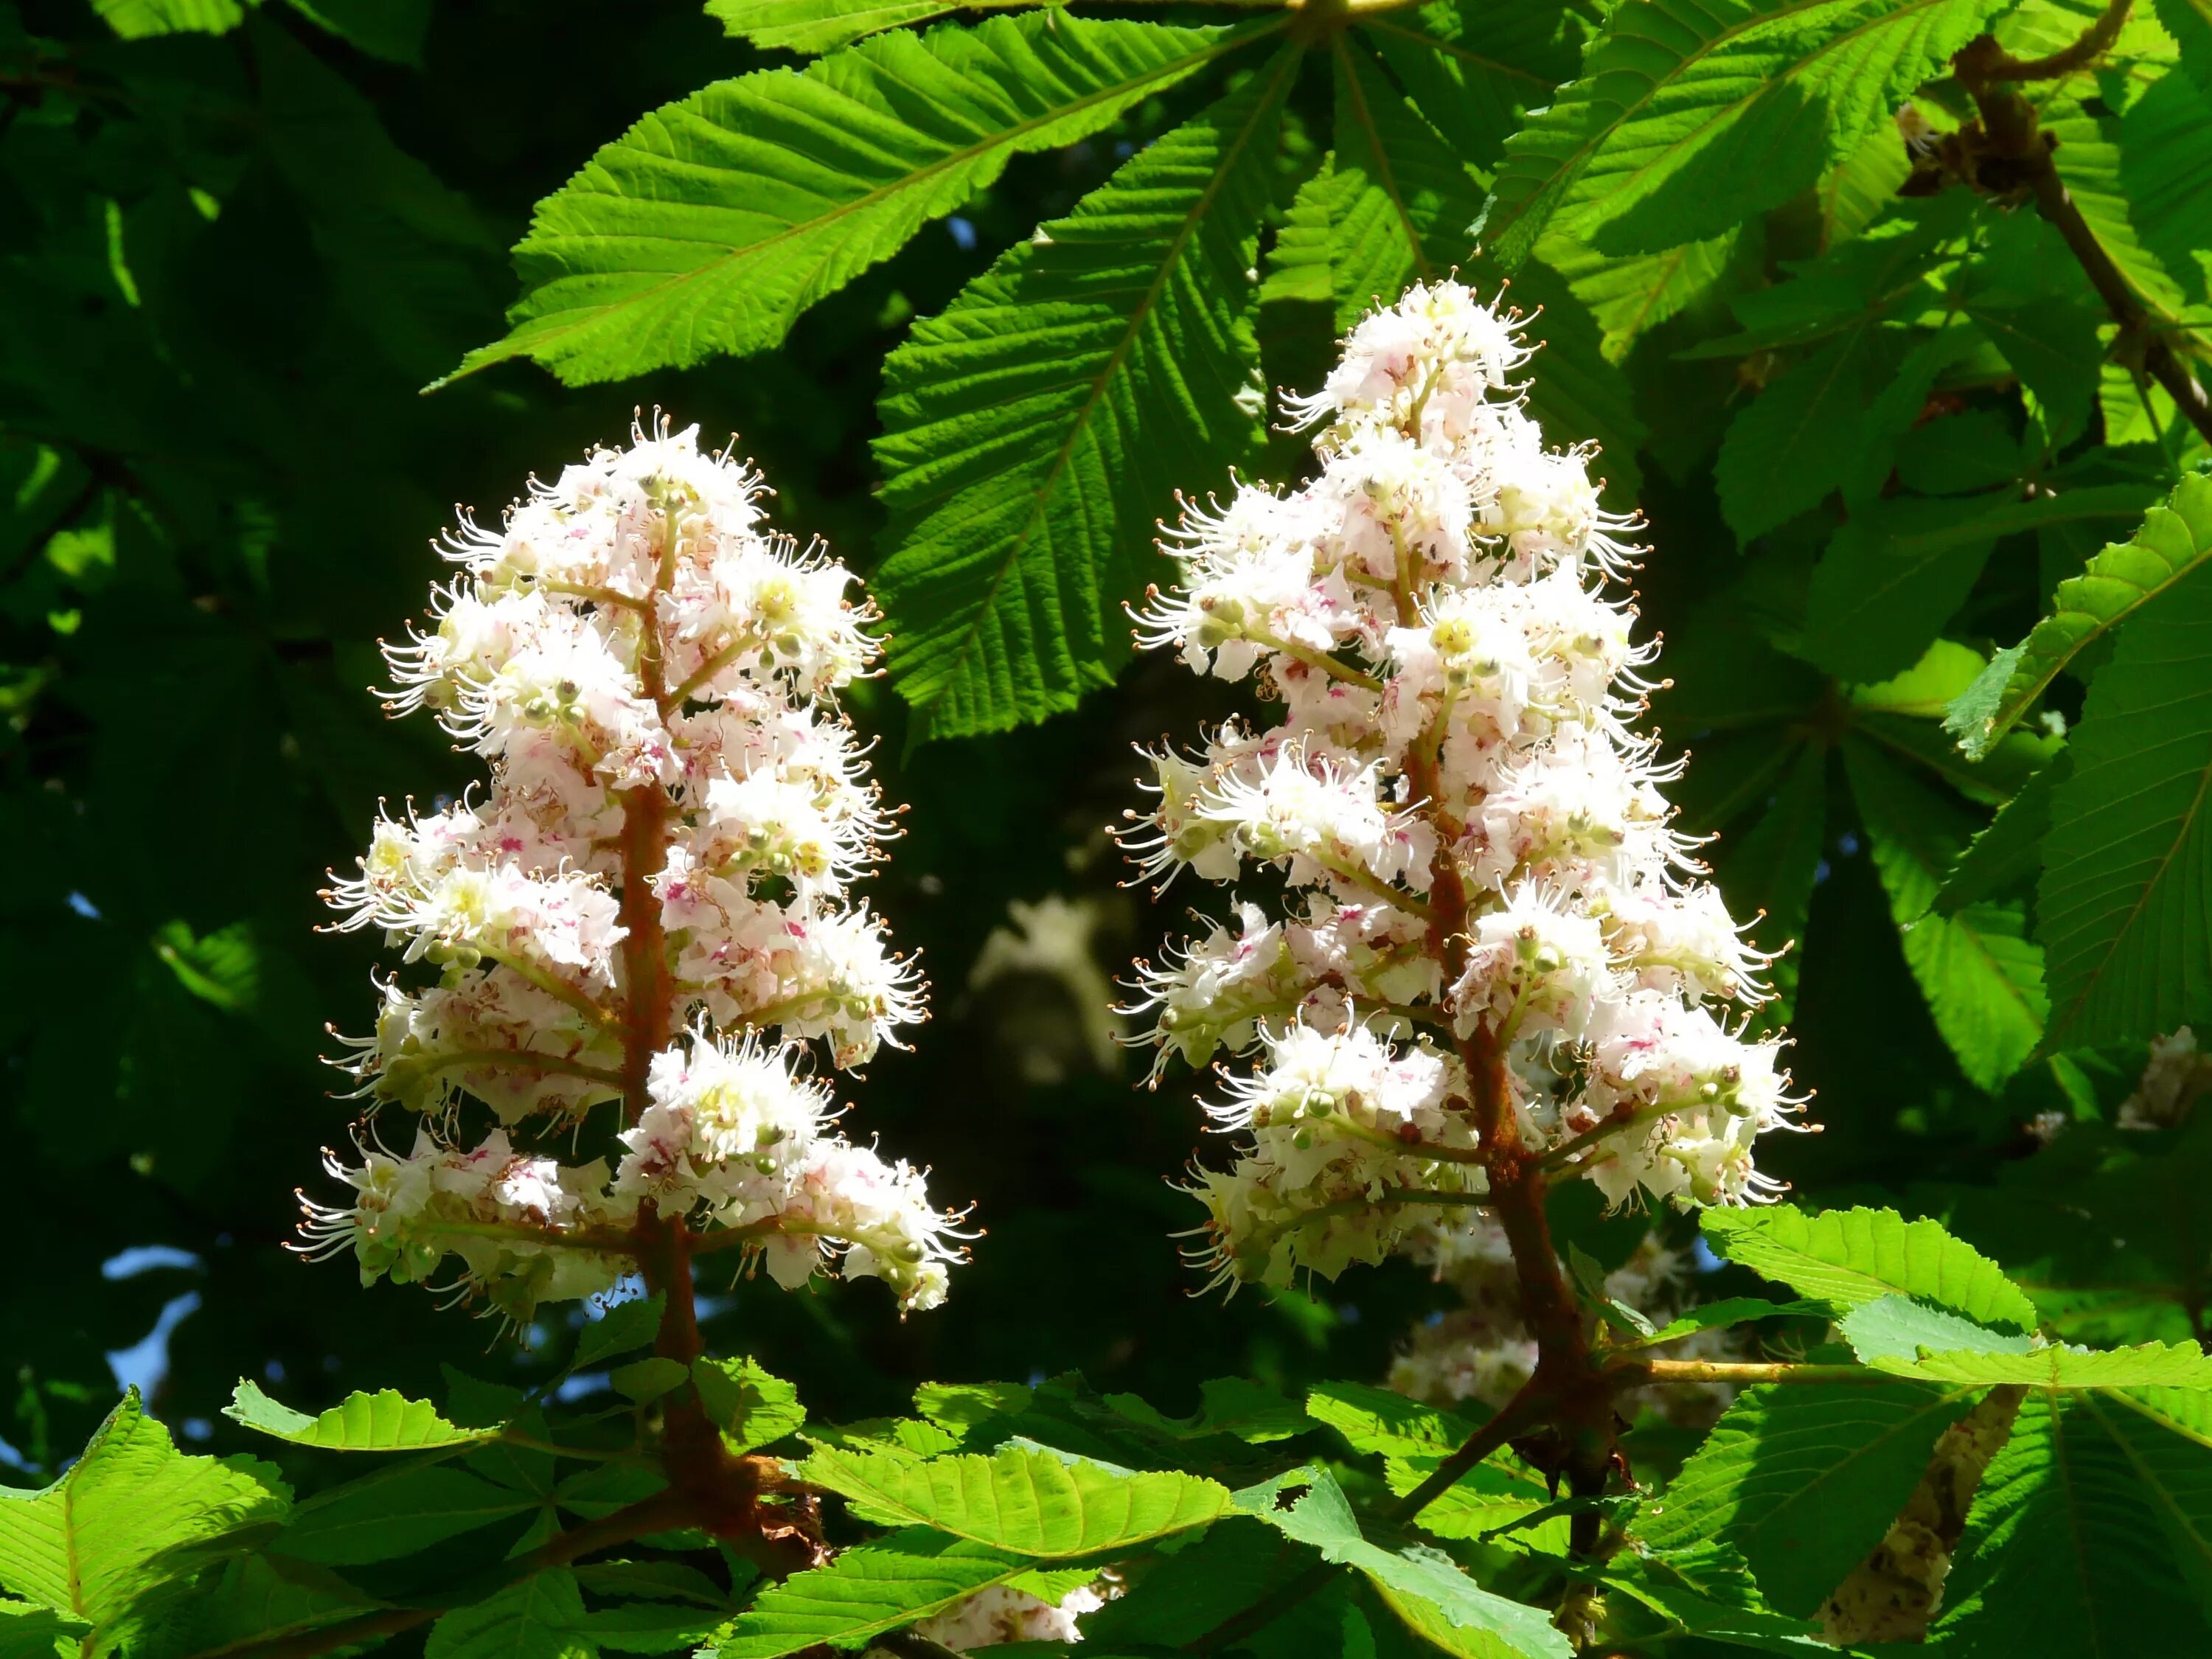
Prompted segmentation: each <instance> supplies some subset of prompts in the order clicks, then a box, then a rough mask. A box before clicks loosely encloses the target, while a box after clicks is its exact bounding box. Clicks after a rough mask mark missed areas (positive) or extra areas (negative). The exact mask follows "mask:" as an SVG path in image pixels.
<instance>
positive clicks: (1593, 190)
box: [1484, 0, 2001, 264]
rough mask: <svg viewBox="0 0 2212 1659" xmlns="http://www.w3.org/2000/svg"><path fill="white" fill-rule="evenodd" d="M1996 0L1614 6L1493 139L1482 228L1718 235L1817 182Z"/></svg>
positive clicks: (1595, 235)
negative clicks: (1544, 100)
mask: <svg viewBox="0 0 2212 1659" xmlns="http://www.w3.org/2000/svg"><path fill="white" fill-rule="evenodd" d="M2000 4H2001V0H1779V3H1777V0H1718V3H1706V4H1696V3H1692V0H1627V3H1624V4H1622V5H1620V6H1619V7H1617V8H1616V9H1614V10H1613V14H1612V16H1611V19H1610V27H1609V29H1608V30H1607V33H1606V34H1605V35H1604V36H1602V37H1601V39H1600V40H1598V41H1597V43H1596V44H1595V46H1592V47H1591V49H1590V51H1589V56H1588V57H1587V58H1586V59H1585V60H1584V62H1583V74H1582V78H1581V79H1580V80H1578V81H1577V82H1574V83H1573V84H1572V85H1571V86H1569V87H1566V88H1563V89H1562V90H1561V92H1560V94H1559V98H1558V99H1557V100H1556V101H1555V102H1553V105H1552V106H1551V107H1550V108H1549V109H1547V110H1546V111H1544V112H1542V113H1541V114H1539V115H1537V116H1535V117H1534V118H1532V119H1531V120H1530V121H1529V123H1528V126H1527V127H1526V128H1524V129H1523V130H1522V131H1521V132H1520V133H1519V134H1517V135H1516V136H1515V137H1514V138H1512V139H1511V140H1510V141H1509V142H1508V143H1507V145H1506V159H1505V161H1504V165H1503V166H1502V167H1500V168H1499V170H1498V182H1497V184H1496V185H1495V187H1494V189H1493V191H1492V200H1491V205H1490V209H1489V212H1488V215H1487V217H1486V223H1485V227H1484V230H1485V238H1486V241H1487V242H1488V243H1489V245H1490V246H1491V247H1492V251H1493V252H1496V253H1498V255H1499V257H1501V258H1504V260H1505V261H1506V263H1508V264H1519V263H1520V262H1521V261H1522V259H1524V258H1527V257H1528V254H1529V253H1531V252H1535V251H1536V248H1537V243H1538V240H1539V239H1540V238H1541V237H1542V236H1544V235H1546V234H1563V235H1566V234H1571V235H1572V236H1574V237H1576V238H1577V240H1583V241H1586V242H1589V243H1590V244H1591V245H1593V246H1596V247H1597V248H1599V249H1600V250H1601V251H1602V252H1607V253H1634V252H1650V251H1652V250H1654V249H1658V248H1666V247H1673V246H1677V245H1679V244H1680V243H1683V242H1690V241H1699V240H1704V239H1705V238H1707V237H1711V236H1717V235H1718V234H1721V233H1722V232H1723V231H1725V230H1728V229H1729V228H1731V227H1732V226H1735V225H1736V224H1738V223H1741V222H1742V221H1743V220H1745V219H1746V218H1747V217H1750V216H1753V215H1754V214H1757V213H1759V212H1760V211H1761V210H1765V209H1767V208H1771V207H1778V206H1779V205H1781V204H1783V203H1784V202H1785V201H1787V200H1789V199H1790V197H1792V196H1795V195H1796V194H1797V193H1798V192H1799V191H1802V190H1804V189H1806V188H1808V186H1810V185H1813V184H1814V182H1815V180H1816V179H1818V178H1819V177H1820V173H1821V172H1822V171H1823V170H1824V169H1825V168H1826V167H1828V166H1830V165H1831V164H1832V163H1833V162H1835V161H1839V160H1840V159H1842V158H1843V157H1844V155H1848V154H1849V153H1850V151H1852V150H1853V149H1855V148H1856V147H1857V144H1858V143H1859V142H1860V140H1861V139H1862V137H1864V136H1865V135H1866V134H1867V133H1868V132H1869V131H1872V130H1873V129H1874V128H1875V125H1876V124H1877V123H1879V122H1884V121H1887V119H1888V118H1890V115H1891V113H1892V112H1893V111H1894V110H1895V109H1896V107H1897V106H1898V105H1899V104H1900V103H1902V102H1903V101H1904V100H1905V99H1906V98H1907V97H1908V96H1909V95H1910V94H1911V92H1912V90H1913V89H1914V88H1916V87H1917V86H1918V85H1919V83H1920V82H1922V81H1923V80H1926V79H1928V78H1929V76H1931V75H1934V74H1937V73H1940V72H1941V70H1942V66H1943V64H1944V60H1945V59H1946V58H1948V57H1949V56H1950V55H1951V53H1953V52H1955V51H1957V50H1958V49H1959V48H1960V46H1964V45H1965V44H1966V42H1967V41H1968V40H1971V39H1972V37H1973V36H1974V35H1975V34H1976V33H1978V31H1979V30H1980V28H1981V26H1982V24H1983V23H1984V21H1986V20H1987V19H1988V18H1989V17H1990V15H1992V14H1993V13H1995V12H1996V11H1997V10H1998V9H2000Z"/></svg>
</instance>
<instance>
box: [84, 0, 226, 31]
mask: <svg viewBox="0 0 2212 1659" xmlns="http://www.w3.org/2000/svg"><path fill="white" fill-rule="evenodd" d="M93 9H94V11H96V12H98V13H99V14H100V16H102V17H103V18H105V19H106V21H107V26H108V27H110V28H112V29H113V30H114V31H115V32H116V33H118V35H120V36H122V37H123V39H125V40H145V39H147V38H148V37H149V36H152V35H160V34H222V33H228V31H229V30H231V29H234V28H236V27H238V26H239V25H240V23H242V22H244V21H246V3H245V0H93Z"/></svg>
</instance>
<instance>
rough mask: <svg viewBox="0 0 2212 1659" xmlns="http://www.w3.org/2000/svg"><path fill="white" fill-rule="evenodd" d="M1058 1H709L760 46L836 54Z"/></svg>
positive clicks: (733, 30)
mask: <svg viewBox="0 0 2212 1659" xmlns="http://www.w3.org/2000/svg"><path fill="white" fill-rule="evenodd" d="M1052 3H1053V0H963V3H961V4H958V5H952V4H947V3H939V0H707V15H708V16H709V17H711V18H713V19H714V21H717V22H718V23H720V25H721V26H722V27H723V28H724V29H725V30H726V31H727V32H728V33H730V34H732V36H734V37H735V38H737V39H738V40H750V41H751V42H752V43H753V45H755V46H782V47H786V48H787V49H788V50H790V51H793V52H835V51H836V49H837V48H838V47H840V46H850V45H852V44H853V42H854V41H855V40H866V38H867V37H868V36H869V35H871V34H878V33H882V32H883V31H884V30H885V29H895V28H899V27H902V26H904V25H905V24H908V23H926V22H927V21H930V20H931V19H932V18H936V17H943V16H945V15H948V14H950V13H951V12H955V11H1002V10H1004V11H1011V10H1014V9H1026V8H1028V7H1031V6H1039V5H1049V4H1052Z"/></svg>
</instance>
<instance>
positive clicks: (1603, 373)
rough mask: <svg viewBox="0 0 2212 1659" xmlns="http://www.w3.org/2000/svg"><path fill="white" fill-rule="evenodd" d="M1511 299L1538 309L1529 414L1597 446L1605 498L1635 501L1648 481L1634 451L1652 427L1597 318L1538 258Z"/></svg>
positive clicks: (1522, 273)
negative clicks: (1607, 348) (1610, 355)
mask: <svg viewBox="0 0 2212 1659" xmlns="http://www.w3.org/2000/svg"><path fill="white" fill-rule="evenodd" d="M1486 269H1487V267H1478V270H1486ZM1513 299H1514V301H1515V303H1516V305H1520V306H1525V307H1532V308H1534V315H1533V316H1532V317H1531V319H1529V323H1528V330H1527V334H1528V339H1529V340H1530V342H1531V343H1535V344H1537V345H1539V346H1540V347H1541V350H1540V352H1539V354H1538V356H1537V358H1536V361H1535V363H1534V370H1535V373H1534V379H1533V380H1531V382H1530V384H1529V387H1528V412H1529V413H1530V414H1531V415H1534V416H1535V417H1536V419H1537V420H1538V421H1540V422H1542V424H1543V428H1544V432H1545V435H1546V436H1547V438H1549V439H1550V440H1551V441H1553V442H1555V443H1576V444H1579V443H1595V444H1596V445H1597V446H1598V447H1599V448H1600V449H1601V450H1602V451H1603V452H1604V453H1602V455H1601V456H1600V457H1599V458H1598V460H1597V462H1596V463H1595V465H1593V467H1592V469H1591V470H1592V471H1593V472H1594V473H1595V475H1596V479H1597V482H1598V483H1600V484H1601V486H1602V487H1603V489H1602V493H1603V495H1605V497H1606V499H1607V501H1613V502H1615V503H1618V504H1626V505H1632V504H1633V503H1634V501H1635V500H1636V496H1637V492H1638V490H1639V489H1641V488H1642V485H1643V474H1642V473H1641V472H1640V471H1638V466H1637V461H1636V452H1637V450H1638V447H1639V446H1640V445H1641V444H1642V443H1643V441H1644V437H1645V436H1646V435H1647V428H1645V426H1644V421H1643V419H1642V417H1641V416H1638V414H1637V412H1636V405H1635V398H1634V392H1633V390H1632V388H1631V386H1629V383H1628V377H1627V376H1626V375H1625V374H1622V373H1621V372H1620V368H1619V366H1618V365H1616V364H1614V363H1613V362H1610V361H1608V360H1607V356H1606V355H1605V341H1604V337H1603V336H1602V334H1601V332H1600V331H1599V329H1598V325H1597V319H1595V317H1593V316H1591V315H1590V313H1589V307H1587V306H1585V305H1584V304H1583V302H1582V301H1580V300H1579V299H1577V298H1576V297H1575V294H1574V291H1573V290H1572V289H1570V288H1569V287H1568V286H1567V284H1566V281H1565V278H1563V277H1562V276H1560V275H1559V273H1558V272H1557V271H1555V270H1553V269H1552V268H1551V266H1549V265H1548V264H1542V263H1541V262H1535V261H1532V262H1531V263H1529V264H1525V265H1523V266H1522V267H1521V269H1520V270H1517V271H1516V272H1515V273H1514V275H1513Z"/></svg>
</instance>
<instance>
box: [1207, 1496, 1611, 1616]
mask: <svg viewBox="0 0 2212 1659" xmlns="http://www.w3.org/2000/svg"><path fill="white" fill-rule="evenodd" d="M1236 1503H1237V1509H1238V1510H1240V1511H1242V1512H1243V1513H1244V1514H1246V1515H1251V1516H1257V1517H1258V1518H1259V1519H1261V1520H1262V1521H1265V1522H1267V1524H1268V1525H1269V1526H1272V1527H1273V1528H1276V1529H1277V1530H1278V1531H1279V1532H1281V1533H1283V1534H1285V1535H1286V1536H1288V1537H1291V1538H1294V1539H1296V1540H1297V1541H1298V1542H1299V1543H1301V1544H1308V1545H1310V1546H1312V1547H1314V1548H1316V1549H1317V1550H1319V1551H1320V1552H1321V1553H1322V1559H1323V1560H1327V1561H1336V1562H1340V1563H1342V1564H1344V1565H1346V1566H1350V1567H1352V1568H1354V1569H1356V1570H1357V1571H1358V1572H1360V1573H1361V1574H1362V1575H1363V1576H1364V1577H1365V1578H1366V1579H1367V1581H1368V1582H1369V1583H1370V1584H1372V1585H1373V1586H1374V1587H1375V1589H1376V1593H1377V1594H1379V1595H1381V1596H1382V1597H1383V1600H1384V1601H1387V1602H1388V1603H1389V1605H1390V1607H1391V1608H1392V1610H1393V1611H1395V1613H1397V1614H1398V1615H1399V1617H1400V1618H1401V1619H1403V1620H1405V1621H1406V1622H1407V1624H1408V1625H1410V1626H1413V1629H1414V1630H1415V1631H1416V1632H1419V1634H1420V1635H1422V1636H1424V1637H1425V1638H1428V1639H1429V1640H1430V1641H1431V1642H1433V1643H1435V1644H1437V1646H1439V1647H1442V1648H1443V1649H1445V1650H1447V1651H1448V1652H1451V1653H1456V1654H1462V1655H1465V1656H1467V1659H1569V1656H1570V1655H1571V1653H1572V1652H1573V1650H1572V1648H1571V1647H1570V1646H1569V1645H1568V1643H1567V1639H1566V1638H1565V1636H1563V1635H1561V1634H1560V1633H1559V1632H1558V1631H1557V1630H1554V1629H1553V1627H1552V1625H1551V1622H1550V1620H1548V1619H1547V1617H1546V1616H1545V1614H1544V1613H1543V1612H1542V1611H1541V1609H1538V1608H1535V1607H1527V1606H1524V1605H1522V1603H1521V1602H1518V1601H1509V1600H1508V1599H1507V1598H1505V1597H1504V1596H1502V1595H1493V1594H1492V1593H1491V1592H1490V1591H1488V1590H1486V1589H1483V1588H1482V1587H1481V1586H1480V1584H1477V1583H1475V1582H1474V1579H1473V1578H1471V1577H1468V1575H1467V1573H1466V1572H1465V1571H1462V1569H1461V1568H1460V1566H1459V1565H1458V1564H1457V1563H1456V1562H1455V1561H1453V1560H1452V1559H1451V1558H1450V1557H1449V1556H1447V1555H1444V1554H1443V1553H1440V1552H1438V1551H1436V1550H1432V1549H1428V1548H1425V1547H1422V1546H1419V1545H1410V1546H1407V1547H1404V1548H1402V1549H1395V1550H1392V1549H1386V1548H1384V1547H1383V1546H1382V1545H1380V1544H1376V1543H1373V1542H1370V1541H1369V1540H1368V1539H1367V1538H1365V1537H1364V1535H1362V1534H1361V1532H1360V1530H1359V1522H1358V1517H1357V1516H1354V1515H1353V1514H1352V1504H1351V1503H1350V1501H1349V1500H1348V1499H1346V1497H1345V1495H1344V1489H1343V1488H1342V1487H1341V1486H1339V1485H1338V1484H1337V1481H1336V1477H1335V1476H1334V1475H1333V1474H1330V1473H1329V1472H1328V1470H1327V1469H1325V1468H1319V1467H1317V1466H1311V1465H1310V1466H1308V1467H1306V1468H1299V1469H1292V1470H1291V1471H1289V1472H1288V1473H1287V1474H1279V1475H1277V1476H1276V1477H1275V1478H1274V1479H1273V1480H1269V1481H1267V1482H1266V1483H1264V1484H1263V1485H1261V1486H1248V1487H1246V1488H1245V1489H1244V1490H1243V1491H1242V1492H1238V1493H1237V1498H1236Z"/></svg>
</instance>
